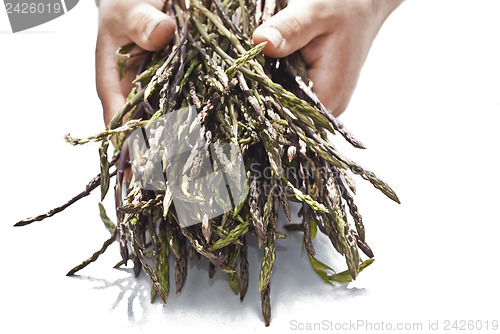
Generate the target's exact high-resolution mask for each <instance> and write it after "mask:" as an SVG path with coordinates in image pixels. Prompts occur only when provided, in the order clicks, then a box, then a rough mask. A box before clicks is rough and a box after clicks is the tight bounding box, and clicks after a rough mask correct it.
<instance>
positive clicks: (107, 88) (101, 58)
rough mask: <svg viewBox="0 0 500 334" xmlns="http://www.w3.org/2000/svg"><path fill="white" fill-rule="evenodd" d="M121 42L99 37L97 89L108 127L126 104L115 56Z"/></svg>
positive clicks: (100, 35)
mask: <svg viewBox="0 0 500 334" xmlns="http://www.w3.org/2000/svg"><path fill="white" fill-rule="evenodd" d="M120 42H121V41H116V40H115V39H114V38H112V37H111V36H109V35H107V34H99V35H98V36H97V44H96V62H95V66H96V88H97V94H98V95H99V99H100V100H101V103H102V107H103V116H104V122H105V124H106V125H107V124H109V122H110V121H111V119H112V118H113V116H114V115H115V114H116V113H117V112H118V111H120V109H121V107H122V106H123V104H124V103H125V97H124V94H123V91H122V86H121V85H120V75H119V73H118V67H117V65H116V60H117V58H116V56H115V55H116V50H117V48H118V47H119V45H120V44H119V43H120Z"/></svg>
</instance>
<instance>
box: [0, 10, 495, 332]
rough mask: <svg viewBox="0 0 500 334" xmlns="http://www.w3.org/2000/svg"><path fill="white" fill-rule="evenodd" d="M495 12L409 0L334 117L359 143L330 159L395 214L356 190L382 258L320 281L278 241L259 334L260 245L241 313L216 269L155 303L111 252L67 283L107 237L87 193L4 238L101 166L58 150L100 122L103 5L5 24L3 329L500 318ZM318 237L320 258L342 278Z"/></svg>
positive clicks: (94, 157) (200, 270) (0, 35)
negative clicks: (353, 163) (349, 161)
mask: <svg viewBox="0 0 500 334" xmlns="http://www.w3.org/2000/svg"><path fill="white" fill-rule="evenodd" d="M499 13H500V3H499V2H498V1H496V0H490V1H457V0H453V1H452V0H448V1H445V0H442V1H429V0H427V1H425V0H419V1H415V0H414V1H411V0H410V1H407V2H406V3H404V4H403V5H402V6H401V7H400V8H399V9H398V10H397V11H396V12H395V13H394V14H393V16H392V17H390V18H389V20H388V21H387V22H386V25H385V26H384V27H383V29H382V31H381V32H380V34H379V36H378V38H377V40H376V41H375V43H374V46H373V48H372V50H371V54H370V55H369V59H368V61H367V63H366V65H365V68H364V70H363V73H362V77H361V79H360V82H359V85H358V88H357V91H356V93H355V95H354V97H353V100H352V102H351V105H350V107H349V110H348V111H347V112H346V113H345V114H344V115H343V116H342V121H343V122H344V124H346V126H347V127H349V128H350V129H351V130H352V131H353V132H354V133H355V134H356V135H357V136H358V137H359V138H360V139H361V140H362V141H363V142H365V143H366V144H367V146H368V149H367V150H365V151H356V150H354V149H351V148H349V147H348V146H347V145H341V144H339V148H340V149H342V150H343V151H344V152H345V154H346V155H347V156H350V157H352V158H354V159H355V160H357V161H358V162H360V163H361V164H362V165H364V166H366V167H367V168H368V169H371V170H373V171H375V172H376V173H377V174H378V175H380V176H382V177H383V178H384V179H385V180H387V181H388V182H389V183H390V184H391V186H392V187H393V188H394V189H395V190H396V191H397V193H398V195H399V197H400V199H401V201H402V203H403V204H402V205H400V206H398V205H396V204H393V203H392V202H391V201H390V200H388V199H386V198H384V197H383V196H382V195H381V194H380V193H379V192H378V191H376V190H374V189H373V188H372V187H371V186H370V185H369V184H367V183H366V182H364V181H363V180H361V179H358V180H357V185H358V187H359V191H358V195H357V197H356V199H355V200H356V203H357V205H358V207H359V209H360V212H361V214H362V215H363V218H364V221H365V225H366V229H367V241H368V242H369V243H370V245H371V247H372V248H373V250H374V252H375V256H376V261H375V263H374V264H373V266H372V267H370V268H368V269H367V270H366V271H365V272H363V273H362V274H361V275H360V277H359V279H358V280H357V281H356V282H355V283H351V284H349V285H348V286H337V287H334V288H332V287H330V286H327V285H326V284H324V283H323V282H322V281H320V280H319V279H318V278H316V276H315V274H314V273H313V272H312V270H311V269H310V266H309V264H308V263H307V259H306V258H305V257H304V256H303V255H302V256H301V257H300V261H299V256H298V254H299V251H300V240H299V237H298V236H296V235H295V236H294V235H293V234H290V236H289V239H287V240H284V241H282V242H279V245H280V246H278V248H277V261H276V267H275V269H274V276H273V283H272V294H271V300H272V321H271V326H270V327H269V328H265V327H264V325H263V322H262V318H261V314H260V298H259V293H258V291H257V284H256V281H257V276H258V264H257V262H258V251H257V250H256V249H252V250H251V257H252V259H253V261H252V262H251V268H250V269H251V277H250V278H251V280H250V287H249V291H248V294H247V297H246V299H245V301H244V302H243V303H240V301H239V298H238V297H236V296H234V295H233V294H232V292H231V291H230V289H229V287H228V285H227V283H226V281H225V277H223V276H222V275H221V274H220V273H219V274H218V275H217V276H216V278H215V279H213V280H209V279H208V277H207V275H206V269H205V268H206V263H202V265H203V267H201V266H198V265H196V264H194V263H190V265H189V272H188V281H187V283H186V286H185V287H184V290H183V292H182V293H181V294H175V293H174V292H171V294H170V297H169V301H168V304H167V305H165V306H164V305H162V304H161V303H160V302H159V301H157V302H156V303H154V304H152V305H151V304H150V303H149V282H148V280H147V278H146V277H145V276H144V274H142V275H141V277H140V278H139V279H135V278H134V277H133V274H132V273H131V269H123V270H115V269H112V268H111V267H112V265H113V264H114V263H115V262H116V261H117V260H118V259H119V253H118V248H117V246H116V245H113V246H112V247H111V248H110V249H109V250H108V252H107V253H106V254H105V255H104V256H102V258H101V259H100V260H99V261H98V262H97V263H94V264H93V265H91V266H89V267H87V268H86V269H85V270H83V271H82V272H80V275H81V276H78V277H76V278H68V277H66V276H65V274H66V272H67V271H68V270H69V269H70V268H72V267H73V266H74V265H75V264H77V263H79V262H80V261H82V260H83V259H85V258H87V257H88V256H89V255H90V254H92V252H94V251H95V250H97V249H98V248H99V247H100V246H101V244H102V241H104V240H105V239H106V238H107V237H108V232H107V231H106V230H105V229H104V228H103V226H102V224H101V222H100V220H99V216H98V210H97V201H98V196H97V195H98V194H97V192H96V193H95V194H93V195H91V196H89V197H88V198H85V199H83V200H82V201H80V202H79V203H78V204H76V205H74V206H73V207H71V208H69V209H68V210H67V211H65V212H64V213H61V214H59V215H57V216H55V217H53V218H51V219H49V220H46V221H43V222H40V223H36V224H33V225H31V226H28V227H24V228H13V227H12V225H13V224H14V223H15V222H16V221H18V220H19V219H22V218H25V217H28V216H33V215H37V214H39V213H42V212H45V211H46V210H48V209H49V208H52V207H53V206H55V205H57V204H59V203H62V202H64V201H65V200H66V199H67V198H68V197H69V196H71V195H73V194H76V193H78V192H79V191H81V189H82V188H83V186H84V185H85V184H86V182H87V181H88V180H89V179H90V178H91V177H93V176H94V175H95V174H97V172H98V154H97V146H96V145H89V146H84V147H77V148H75V147H71V146H69V145H68V144H66V143H65V142H64V140H63V135H64V133H66V132H71V133H72V134H73V135H75V136H86V135H90V134H93V133H96V132H98V131H99V130H100V129H101V128H102V126H103V123H102V118H101V110H100V103H99V101H98V99H97V96H96V94H95V88H94V72H93V71H94V63H93V55H94V44H95V34H96V14H97V11H96V9H95V7H94V5H93V3H92V2H90V1H81V2H80V3H79V4H78V6H77V7H76V8H75V9H74V10H72V11H71V12H69V13H68V14H67V15H64V16H63V17H61V18H59V19H56V20H54V21H52V22H50V23H47V24H45V25H43V26H40V27H37V28H34V29H32V30H30V31H26V32H23V33H18V34H12V33H10V32H9V31H10V29H9V26H8V24H7V21H6V20H7V17H6V15H5V14H4V13H0V45H1V51H0V60H1V62H0V68H1V69H2V70H1V73H2V75H1V80H0V96H1V101H2V102H1V111H2V116H1V117H2V124H3V127H2V131H1V133H0V142H1V143H2V158H1V162H2V163H1V167H0V168H1V174H0V175H2V188H1V195H0V196H1V201H0V203H1V208H2V213H3V215H2V223H1V225H0V226H1V227H0V229H1V230H0V254H2V260H1V261H2V273H1V276H0V286H1V287H2V288H3V291H2V293H1V295H2V297H1V299H0V300H1V304H0V305H1V307H2V310H1V312H0V314H1V319H2V321H1V322H0V328H2V329H0V331H1V332H5V333H7V332H8V333H34V332H48V331H50V332H52V333H59V332H62V331H64V332H67V331H72V332H76V333H89V332H96V333H103V332H104V331H107V332H108V333H118V332H119V333H129V332H130V333H137V332H141V331H144V332H146V330H158V331H160V330H161V331H162V332H163V331H164V332H167V331H169V330H175V329H179V330H188V331H191V330H193V329H198V330H202V331H204V332H213V331H215V330H217V331H218V332H229V331H234V329H235V328H237V331H238V333H242V332H244V333H246V332H255V331H267V332H269V331H271V330H273V331H276V330H277V331H280V332H281V331H282V332H288V331H292V332H293V321H298V322H302V323H304V322H321V321H323V320H327V321H334V322H339V323H343V322H349V321H358V320H367V321H371V322H372V323H378V324H380V323H381V322H382V321H383V322H384V323H386V324H387V323H389V322H390V323H393V324H396V323H398V322H411V323H413V322H422V323H423V326H424V329H427V326H428V322H429V321H436V320H438V321H439V324H440V326H441V328H442V326H443V324H444V321H446V320H483V321H485V320H489V321H490V323H491V320H493V319H496V320H500V319H499V317H498V310H499V302H498V300H499V297H500V293H499V292H500V290H499V287H498V282H499V278H500V277H499V271H498V266H497V263H498V254H497V249H498V248H497V247H496V243H497V242H498V235H499V233H500V219H499V216H498V208H499V206H498V203H499V200H500V196H499V195H498V189H499V188H500V176H499V173H498V170H499V167H500V166H499V158H498V143H499V142H500V134H499V133H500V132H499V131H498V129H497V127H498V124H500V94H499V93H500V64H499V59H500V44H499V43H498V41H499V36H500V20H498V15H499ZM339 139H340V138H339ZM339 142H341V140H339ZM108 204H110V203H108ZM110 207H111V206H109V205H108V208H110ZM321 240H322V241H321V242H319V241H318V242H317V243H316V248H317V250H318V253H319V254H320V256H319V257H320V259H322V260H324V261H325V262H328V263H329V264H332V265H334V266H335V267H336V268H339V269H341V270H343V269H344V268H345V264H344V263H343V261H342V260H341V259H340V258H338V257H336V256H334V255H329V254H332V253H333V251H331V249H332V248H331V246H330V244H329V243H328V242H326V240H325V239H324V238H323V239H321ZM252 264H253V266H252ZM172 290H173V287H172ZM484 326H485V325H484V324H483V328H484ZM6 330H7V331H6ZM420 332H425V331H420Z"/></svg>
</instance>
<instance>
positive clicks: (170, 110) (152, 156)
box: [16, 0, 399, 326]
mask: <svg viewBox="0 0 500 334" xmlns="http://www.w3.org/2000/svg"><path fill="white" fill-rule="evenodd" d="M284 6H286V0H278V1H276V0H225V1H222V0H186V1H179V0H171V1H167V2H166V4H165V8H164V11H165V12H166V13H168V14H169V15H171V16H172V17H173V18H175V20H176V21H177V31H176V34H175V38H174V40H173V41H172V43H171V44H170V45H169V46H168V47H166V48H165V49H163V50H160V51H158V52H154V53H147V54H146V55H144V53H141V54H131V53H130V51H131V50H132V48H133V47H134V45H132V44H131V45H127V46H124V47H122V48H120V50H119V52H118V54H119V57H120V60H119V63H118V66H119V68H120V72H121V74H123V73H124V71H125V70H126V63H127V61H128V59H130V58H132V57H137V56H139V55H140V56H142V57H143V61H142V65H141V66H140V69H139V72H138V73H137V76H136V79H135V81H134V83H135V87H134V88H133V90H132V91H131V92H130V95H129V98H128V99H127V102H126V104H125V105H124V106H123V108H122V110H121V111H120V112H118V113H117V115H116V116H115V117H114V119H113V120H112V121H111V123H110V124H109V125H108V127H107V129H106V130H105V131H103V132H102V133H100V134H98V135H96V136H92V137H89V138H87V139H76V138H72V137H71V136H69V135H67V136H66V140H67V141H68V142H69V143H71V144H73V145H80V144H85V143H87V142H92V141H93V142H100V143H101V146H100V148H99V154H100V166H101V173H100V174H99V175H98V176H97V177H95V178H94V179H93V180H92V181H91V183H89V185H88V186H87V187H86V189H85V191H84V192H82V193H81V194H79V195H78V196H76V197H75V198H73V199H71V200H70V201H69V202H68V203H67V204H65V205H63V206H62V207H59V208H56V209H53V210H51V211H50V212H49V213H47V214H45V215H41V216H38V217H35V218H31V219H27V220H24V221H21V222H19V223H17V224H16V225H17V226H20V225H26V224H29V223H31V222H33V221H39V220H42V219H44V218H47V217H50V216H52V215H53V214H55V213H57V212H60V211H62V210H63V209H64V208H66V207H67V206H69V205H71V204H72V203H74V202H75V201H76V200H78V199H80V198H82V197H84V196H86V195H88V194H89V193H90V191H92V190H93V189H95V188H97V187H98V186H100V189H101V198H102V199H104V197H105V196H106V194H107V193H108V191H109V188H110V180H111V178H112V177H114V176H116V185H115V189H114V192H115V193H114V195H115V202H116V216H117V223H116V224H115V223H113V222H112V220H111V219H110V218H109V217H108V216H107V214H106V212H105V210H104V207H103V206H102V204H100V203H99V209H100V214H101V218H102V220H103V222H104V223H105V226H106V227H107V228H108V229H109V231H110V233H111V236H110V238H109V239H108V240H106V241H105V242H104V244H103V246H102V248H101V249H100V250H98V251H97V252H95V253H94V254H93V255H92V256H91V257H90V258H89V259H88V260H86V261H84V262H83V263H82V264H80V265H78V266H76V267H75V268H73V269H72V270H71V271H70V272H69V273H68V275H72V274H74V273H75V272H77V271H78V270H80V269H82V268H84V267H85V266H86V265H88V264H89V263H91V262H93V261H95V260H96V259H97V258H98V256H99V255H100V254H102V253H103V252H104V251H105V250H106V248H107V247H108V246H109V245H110V244H112V243H113V242H114V241H118V242H119V246H120V253H121V257H122V260H121V261H120V262H119V263H118V264H117V266H120V265H126V264H127V263H128V261H129V260H131V261H132V262H133V267H134V272H135V275H139V273H140V272H141V270H144V271H145V272H146V273H147V274H148V275H149V277H150V279H151V283H152V289H151V300H152V301H153V300H154V299H155V298H156V296H159V297H160V298H161V299H162V300H163V301H164V302H165V301H166V300H167V297H168V294H169V291H170V285H171V283H170V281H169V271H170V270H171V267H170V266H171V264H172V262H173V265H174V267H173V268H172V269H173V270H174V271H175V289H176V292H180V291H181V290H182V288H183V285H184V282H185V281H186V275H187V268H188V265H187V263H188V259H192V258H197V259H198V260H199V259H200V258H201V256H203V257H205V258H207V259H208V260H209V268H208V275H209V276H210V277H213V276H214V274H215V272H216V271H217V270H221V271H223V272H225V273H226V274H227V276H228V282H229V285H230V287H231V289H232V290H233V291H234V293H235V294H239V296H240V299H241V300H243V298H244V297H245V294H246V292H247V288H248V277H249V263H248V260H247V247H248V246H247V238H248V237H255V238H257V240H258V243H259V247H263V256H262V262H261V265H260V275H259V291H260V293H261V301H262V314H263V317H264V320H265V324H266V326H267V325H269V322H270V317H271V306H270V286H271V285H270V282H271V277H272V271H273V265H274V263H275V261H276V251H275V243H276V242H279V239H282V238H285V237H286V234H285V233H283V230H282V228H284V229H286V230H289V231H302V232H303V248H304V249H305V251H306V252H307V255H308V258H309V261H310V263H311V265H312V267H313V269H314V270H315V272H316V273H317V274H318V275H319V277H321V279H323V280H324V281H325V282H327V283H329V284H332V282H333V281H336V282H348V281H350V280H352V279H355V278H356V276H357V275H358V273H359V272H360V271H361V270H363V269H364V268H365V267H366V266H368V265H369V264H371V263H372V262H373V253H372V250H371V249H370V247H369V246H368V245H367V243H366V241H365V230H364V226H363V221H362V217H361V215H360V214H359V212H358V208H357V206H356V205H355V204H354V199H353V195H354V194H355V192H356V190H355V187H354V184H353V182H352V180H351V177H352V175H353V174H355V175H359V176H361V177H362V178H363V179H365V180H367V181H369V182H370V183H371V184H372V185H373V186H374V187H375V188H377V189H379V190H381V191H382V192H383V193H384V194H385V195H386V196H388V197H389V198H390V199H392V200H394V201H396V202H398V203H399V200H398V197H397V196H396V194H395V193H394V192H393V190H392V189H391V188H390V187H389V186H388V185H387V184H386V183H384V182H383V181H381V180H380V179H378V178H377V177H376V176H375V175H374V174H373V173H372V172H369V171H367V170H365V169H364V168H362V167H361V166H360V165H359V164H357V163H356V162H354V161H351V160H349V159H348V158H346V157H344V156H343V155H342V154H341V153H340V152H339V151H337V149H336V148H335V146H334V145H333V142H332V138H333V134H340V135H341V136H342V137H343V138H344V139H345V140H347V141H348V142H349V143H351V144H352V145H353V146H355V147H358V148H364V146H363V144H362V143H360V142H359V141H358V140H356V139H355V138H354V136H353V135H352V134H351V133H349V132H348V131H347V130H346V128H345V127H344V126H343V125H342V124H341V123H340V122H339V121H338V120H336V119H335V118H334V117H333V116H332V115H331V113H330V112H329V110H328V109H327V108H325V106H324V105H323V104H322V103H321V102H320V101H319V100H318V98H317V97H316V95H315V94H314V92H313V90H312V83H311V82H310V81H309V80H308V78H307V73H306V70H305V66H304V63H303V62H302V60H301V58H300V56H299V54H292V55H291V56H288V57H286V58H282V59H271V58H267V57H265V56H263V55H262V54H261V51H262V49H263V48H264V46H265V44H260V45H253V44H252V38H251V36H252V32H253V30H254V29H255V28H256V27H257V26H259V25H260V24H261V23H262V22H263V21H265V20H266V19H267V18H269V17H270V16H272V15H273V14H275V13H276V12H278V11H279V10H280V9H282V8H283V7H284ZM332 93H334V92H332ZM193 110H195V111H196V112H194V113H193ZM169 116H172V117H170V118H169ZM141 134H142V135H144V134H147V135H146V136H142V137H141ZM337 137H338V136H337ZM112 141H114V143H115V146H114V155H113V156H112V157H111V158H110V157H109V155H108V151H110V150H111V148H110V143H111V142H112ZM176 152H177V153H178V152H183V154H177V155H176V154H175V153H176ZM238 166H239V167H240V168H238ZM129 170H132V173H130V172H127V171H129ZM228 180H229V181H228ZM200 189H201V190H200ZM226 191H227V192H228V193H229V192H230V193H231V194H232V197H228V196H225V195H224V194H225V193H226ZM290 201H294V202H298V203H300V205H301V209H300V211H299V217H301V223H299V224H292V223H291V222H292V217H291V213H290V207H289V202H290ZM196 206H199V207H200V208H199V210H196V209H193V208H194V207H196ZM280 207H282V208H283V211H284V213H285V215H286V216H287V218H288V220H289V221H290V224H287V225H285V226H283V227H281V226H278V224H277V214H278V209H279V208H280ZM347 211H348V212H347ZM318 229H319V230H320V231H321V232H322V233H324V234H325V235H326V236H327V237H328V238H329V239H330V241H331V243H332V245H333V247H334V249H335V250H336V251H337V252H339V253H340V254H342V255H344V256H345V259H346V263H347V268H348V269H347V270H346V271H344V272H341V273H335V271H334V270H333V269H332V268H330V267H329V266H327V265H326V264H324V263H322V262H320V261H319V260H318V259H317V258H316V251H315V249H314V245H313V240H314V238H315V236H316V233H317V230H318ZM360 251H361V252H362V253H364V254H365V255H366V256H367V258H368V259H367V260H365V261H364V262H363V261H362V260H361V254H360V253H361V252H360Z"/></svg>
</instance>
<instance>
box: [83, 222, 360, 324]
mask: <svg viewBox="0 0 500 334" xmlns="http://www.w3.org/2000/svg"><path fill="white" fill-rule="evenodd" d="M285 223H286V222H285ZM281 224H283V222H280V223H279V226H281ZM280 230H281V231H285V230H284V229H283V228H280ZM248 240H249V250H248V262H249V263H250V277H249V287H248V292H247V295H246V296H245V299H244V301H243V302H240V298H239V296H236V295H234V293H233V292H232V290H231V289H230V287H229V284H228V281H227V276H226V274H225V273H223V272H221V271H217V273H216V275H215V276H214V278H212V279H209V277H208V260H206V259H204V258H202V260H201V261H200V262H199V263H198V262H197V261H196V260H193V261H190V262H189V265H188V274H187V280H186V283H185V285H184V287H183V289H182V292H181V293H179V294H177V293H175V289H176V287H175V277H174V270H175V269H174V265H173V261H171V267H170V293H169V296H168V299H167V304H166V305H163V306H162V304H163V302H162V301H161V299H160V298H159V296H158V297H157V299H156V300H155V302H154V303H151V282H150V280H149V277H148V276H147V275H146V274H145V273H144V271H142V272H141V274H140V275H139V277H137V278H136V277H135V276H134V273H133V269H132V268H131V267H122V268H119V269H117V270H120V271H123V272H126V273H128V274H129V275H128V276H127V277H125V278H120V279H117V280H114V281H108V280H106V279H102V278H95V277H89V276H78V275H75V276H74V277H75V278H78V279H83V280H88V281H92V282H95V286H94V289H107V288H110V287H111V288H118V289H119V293H118V295H117V296H116V300H115V301H114V302H113V303H112V305H111V308H112V309H116V308H117V307H118V305H120V304H121V303H127V312H128V320H129V321H130V322H133V323H142V322H144V321H146V317H147V316H148V314H149V313H150V312H149V311H150V310H151V309H155V310H158V309H159V308H161V312H162V313H164V314H167V315H171V316H175V314H183V315H184V316H186V315H189V314H192V315H193V316H195V317H196V316H197V315H199V314H206V313H207V312H213V313H214V315H215V314H217V315H219V316H222V317H224V318H225V319H227V320H228V321H231V320H232V319H233V318H234V319H236V318H237V317H238V315H240V314H242V313H241V312H244V313H245V314H250V315H253V316H255V317H256V318H257V319H261V318H262V316H261V309H260V292H259V291H258V278H259V271H260V263H261V259H262V253H263V247H262V248H261V249H259V248H258V244H257V241H256V240H255V238H254V237H253V236H252V237H250V238H248ZM301 244H302V233H299V232H288V233H287V238H286V239H284V240H277V241H276V262H275V266H274V268H273V277H272V280H271V300H272V307H273V309H274V310H276V311H278V310H279V312H280V313H281V312H286V310H287V309H288V308H289V305H293V303H294V302H295V301H300V300H301V299H302V300H304V299H310V298H314V299H320V298H321V300H322V301H328V302H330V301H331V303H342V300H343V299H345V298H348V299H349V298H353V297H358V296H362V295H364V294H365V293H366V289H363V288H361V289H360V288H348V284H335V286H330V285H328V284H326V283H325V282H323V281H322V280H321V279H320V278H319V277H318V276H317V275H316V273H315V272H314V271H313V270H312V268H311V266H310V264H309V261H308V259H307V256H306V255H305V251H301ZM314 245H315V248H316V252H317V255H318V258H319V259H321V260H322V261H324V262H326V263H327V264H328V265H330V266H332V267H333V268H337V267H338V268H342V270H345V262H344V260H343V258H342V257H341V256H339V255H337V254H336V252H335V250H334V249H333V247H332V245H331V244H330V242H329V240H328V239H327V238H326V237H324V236H322V235H321V234H320V233H318V236H317V238H316V240H315V241H314ZM130 266H131V264H130ZM339 270H340V269H339ZM127 296H128V297H127ZM137 304H138V305H140V307H141V309H142V315H141V316H140V317H138V316H137V315H136V314H135V313H134V305H136V306H137Z"/></svg>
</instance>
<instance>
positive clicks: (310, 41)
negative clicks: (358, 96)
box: [96, 0, 403, 124]
mask: <svg viewBox="0 0 500 334" xmlns="http://www.w3.org/2000/svg"><path fill="white" fill-rule="evenodd" d="M402 2H403V0H293V1H290V3H289V5H288V7H286V8H285V9H283V10H282V11H280V12H279V13H278V14H276V15H275V16H273V17H271V18H270V19H269V20H268V21H266V22H265V23H263V24H262V25H261V26H260V27H258V28H257V29H256V30H255V31H254V34H253V41H254V43H255V44H258V43H261V42H264V41H267V42H268V45H267V46H266V47H265V49H264V50H263V52H264V54H266V55H267V56H270V57H284V56H287V55H289V54H291V53H293V52H295V51H297V50H300V52H301V54H302V57H303V58H304V61H305V62H306V64H307V66H308V74H309V77H310V79H311V80H312V82H313V83H314V90H315V92H316V94H317V95H318V97H319V98H320V100H321V101H322V102H323V103H324V104H325V105H326V106H327V107H328V108H329V109H330V110H331V112H332V113H333V115H334V116H338V115H340V114H341V113H342V112H343V111H344V110H345V109H346V108H347V105H348V104H349V100H350V99H351V96H352V93H353V92H354V89H355V87H356V84H357V82H358V78H359V75H360V71H361V68H362V67H363V64H364V62H365V60H366V57H367V55H368V52H369V50H370V47H371V45H372V42H373V40H374V39H375V37H376V35H377V33H378V31H379V29H380V27H381V26H382V24H383V23H384V21H385V20H386V18H387V17H388V16H389V15H390V14H391V13H392V11H393V10H394V9H395V8H396V7H397V6H398V5H399V4H401V3H402ZM163 3H164V1H163V0H100V4H99V33H98V38H97V47H96V80H97V91H98V94H99V98H100V99H101V102H102V105H103V110H104V121H105V123H106V124H108V123H109V121H110V120H111V118H112V117H113V115H114V114H116V113H117V112H118V111H119V110H120V108H121V106H122V105H123V104H124V102H125V98H126V96H127V94H128V92H129V91H130V89H131V87H132V84H131V81H132V79H133V77H134V76H135V73H134V72H135V71H134V69H136V68H137V66H138V60H139V59H135V60H133V61H131V62H128V65H127V66H128V70H127V73H128V74H127V75H126V77H125V78H124V79H123V80H122V81H120V80H119V75H118V70H117V68H116V50H117V48H118V47H120V46H122V45H125V44H128V43H130V42H135V43H136V44H137V45H138V46H139V47H140V48H141V49H143V50H149V51H155V50H159V49H161V48H162V47H164V46H165V45H167V44H168V43H169V42H170V41H171V40H172V38H173V35H174V30H175V22H174V21H173V20H172V19H171V18H169V17H168V16H166V15H165V14H164V13H162V12H161V9H162V7H163ZM125 22H127V24H125ZM139 47H138V48H137V50H134V52H135V51H140V49H139Z"/></svg>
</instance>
